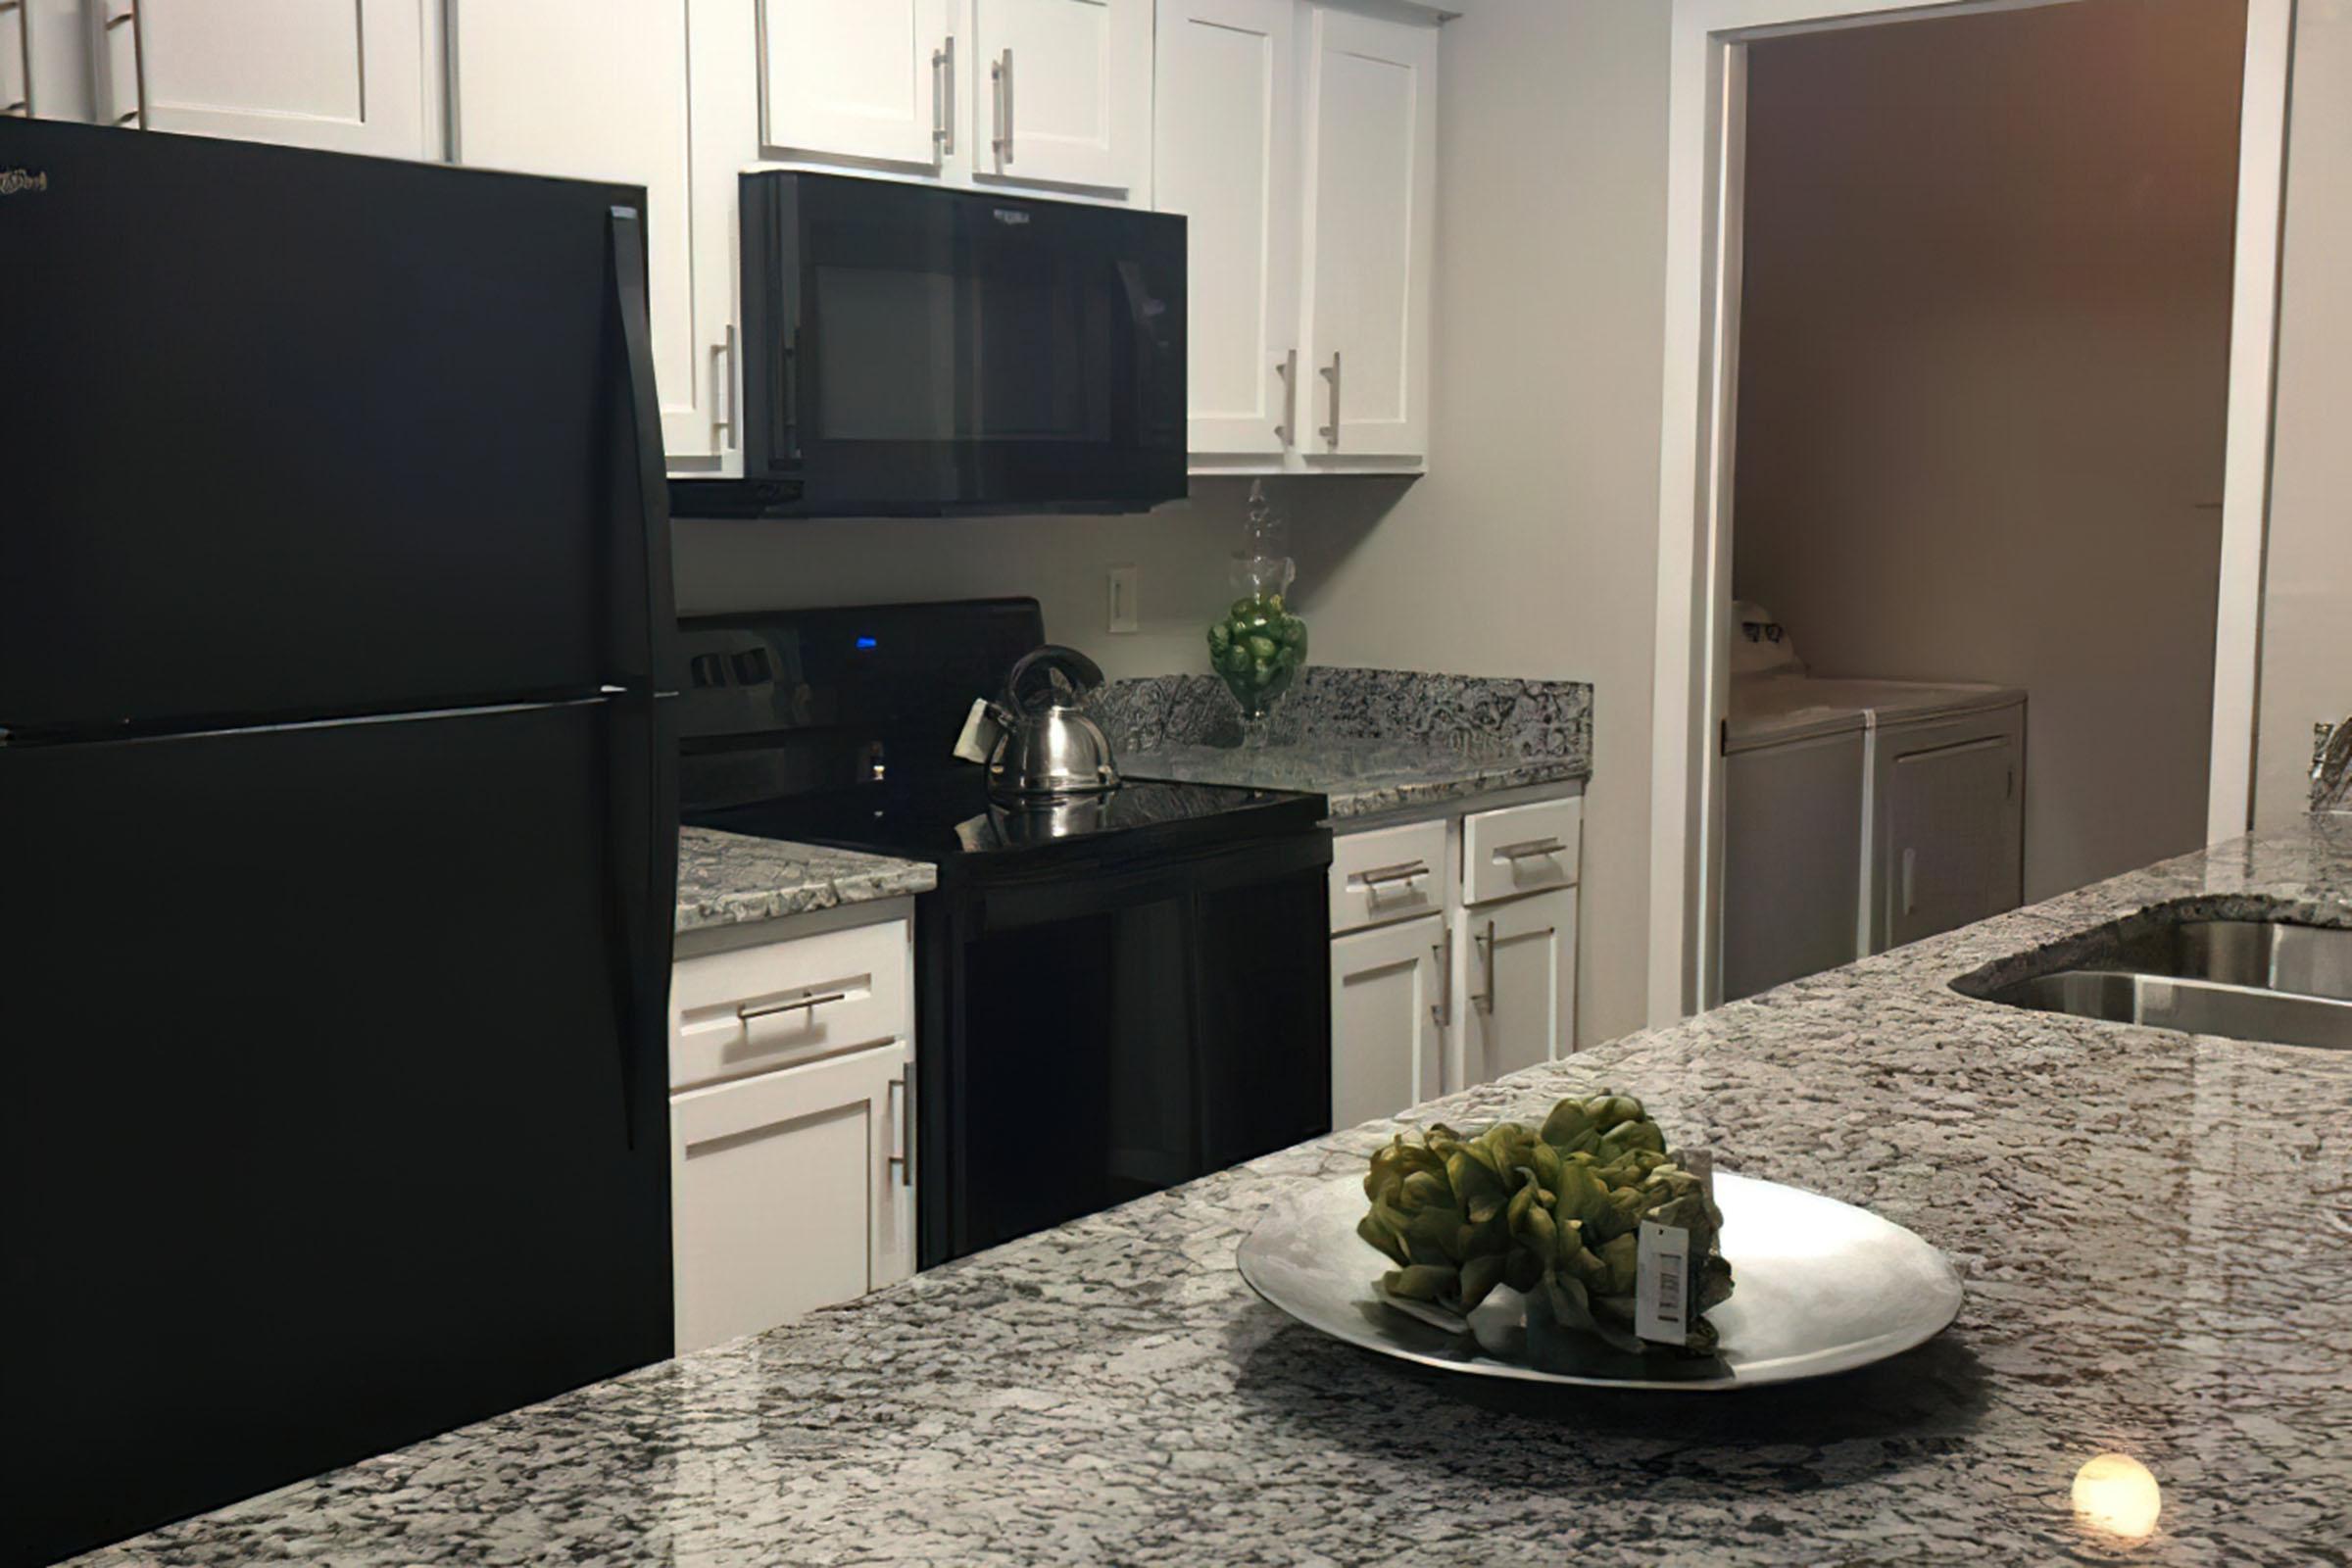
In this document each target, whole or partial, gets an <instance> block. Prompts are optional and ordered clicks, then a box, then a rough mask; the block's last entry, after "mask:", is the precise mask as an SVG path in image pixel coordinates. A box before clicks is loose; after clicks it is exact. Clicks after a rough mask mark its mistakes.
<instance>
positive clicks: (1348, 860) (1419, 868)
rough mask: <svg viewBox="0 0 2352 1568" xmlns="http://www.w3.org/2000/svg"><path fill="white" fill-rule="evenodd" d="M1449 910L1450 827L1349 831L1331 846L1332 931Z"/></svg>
mask: <svg viewBox="0 0 2352 1568" xmlns="http://www.w3.org/2000/svg"><path fill="white" fill-rule="evenodd" d="M1444 907H1446V824H1445V823H1444V822H1411V823H1407V824H1406V825H1405V826H1403V827H1384V828H1379V829H1376V830H1374V831H1373V832H1370V833H1348V834H1344V835H1342V836H1340V837H1339V838H1337V839H1335V840H1334V841H1333V842H1332V846H1331V929H1332V933H1333V934H1334V935H1335V936H1336V935H1337V934H1339V933H1340V932H1342V931H1356V930H1361V929H1362V928H1363V927H1365V926H1368V925H1387V924H1388V923H1389V922H1390V921H1392V920H1409V919H1411V918H1412V917H1413V916H1415V915H1417V914H1433V913H1435V912H1436V911H1438V910H1440V909H1442V908H1444Z"/></svg>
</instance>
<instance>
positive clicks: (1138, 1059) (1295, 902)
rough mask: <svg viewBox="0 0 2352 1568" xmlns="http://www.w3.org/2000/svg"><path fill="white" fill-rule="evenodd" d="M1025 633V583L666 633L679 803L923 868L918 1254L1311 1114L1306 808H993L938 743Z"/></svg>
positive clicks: (1319, 1044)
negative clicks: (989, 592) (965, 596)
mask: <svg viewBox="0 0 2352 1568" xmlns="http://www.w3.org/2000/svg"><path fill="white" fill-rule="evenodd" d="M1044 640H1045V634H1044V626H1043V620H1042V617H1041V615H1040V614H1039V612H1038V607H1037V604H1036V602H1035V601H1034V600H984V601H968V602H958V603H952V604H938V605H901V606H864V607H856V608H849V609H829V610H813V611H792V612H775V613H762V614H755V615H732V616H717V617H701V618H697V619H691V620H688V621H686V622H685V623H684V624H683V625H682V627H681V642H682V644H683V649H684V652H685V655H686V662H687V667H688V671H689V678H688V689H687V691H686V693H685V696H684V700H683V701H682V703H681V705H680V706H681V707H682V708H683V710H684V718H683V721H682V724H681V730H682V732H683V740H682V755H681V759H680V795H681V799H682V802H683V805H684V815H685V820H686V821H688V822H689V823H692V824H695V825H697V826H703V827H711V828H718V829H722V830H724V831H727V832H733V833H743V834H748V835H751V836H754V837H760V838H773V839H781V840H789V841H795V842H801V843H810V844H822V845H829V846H835V847H839V848H844V849H853V850H863V851H867V852H869V853H873V854H881V855H891V856H897V857H900V858H909V859H918V860H924V861H928V862H929V863H931V864H932V865H934V866H936V867H937V868H938V872H939V886H938V888H937V889H935V890H934V891H933V892H931V893H927V894H925V895H923V896H922V897H921V898H920V899H918V900H917V901H916V909H915V970H916V1003H915V1105H914V1112H915V1126H916V1139H915V1162H914V1172H915V1181H916V1186H917V1195H916V1212H917V1214H918V1216H919V1219H920V1223H919V1234H918V1242H917V1251H918V1255H919V1256H920V1258H921V1261H922V1263H923V1265H924V1266H925V1267H929V1266H931V1265H932V1264H935V1263H939V1262H944V1261H946V1260H947V1259H949V1258H952V1257H958V1256H962V1255H964V1254H965V1253H968V1252H972V1251H977V1250H980V1249H982V1248H985V1247H989V1246H993V1245H995V1244H997V1243H999V1242H1004V1241H1009V1240H1011V1239H1012V1238H1014V1237H1016V1236H1021V1235H1025V1234H1027V1233H1028V1232H1031V1231H1035V1230H1039V1229H1043V1228H1044V1227H1046V1226H1049V1225H1054V1224H1057V1223H1059V1222H1061V1221H1063V1220H1067V1219H1071V1218H1075V1217H1077V1216H1078V1215H1081V1214H1086V1213H1091V1212H1093V1211H1095V1210H1098V1209H1102V1208H1106V1207H1109V1206H1110V1205H1112V1204H1114V1203H1117V1202H1121V1201H1126V1200H1127V1199H1130V1198H1134V1197H1139V1196H1141V1195H1143V1194H1145V1193H1148V1192H1152V1191H1155V1190H1157V1189H1160V1188H1164V1187H1168V1186H1173V1185H1175V1184H1176V1183H1179V1182H1183V1181H1187V1180H1190V1179H1192V1178H1193V1177H1195V1176H1200V1175H1203V1174H1205V1173H1207V1172H1209V1171H1212V1170H1216V1169H1220V1168H1222V1167H1224V1166H1226V1165H1230V1164H1234V1163H1236V1162H1238V1161H1240V1160H1244V1159H1249V1158H1251V1157H1254V1156H1255V1155H1258V1154H1261V1153H1266V1152H1271V1151H1273V1150H1276V1149H1281V1148H1285V1147H1288V1146H1289V1145H1291V1144H1294V1143H1298V1142H1300V1141H1301V1140H1304V1139H1307V1138H1311V1137H1314V1136H1316V1135H1318V1134H1320V1133H1323V1132H1327V1131H1329V1129H1330V1105H1331V1027H1330V938H1329V935H1328V932H1329V913H1328V904H1327V892H1326V878H1327V876H1328V871H1329V867H1330V864H1331V835H1330V831H1329V829H1328V828H1326V827H1325V826H1324V825H1323V818H1324V815H1325V803H1324V802H1323V800H1322V799H1321V798H1320V797H1317V796H1312V795H1298V794H1285V793H1279V792H1271V791H1264V790H1248V789H1229V788H1224V787H1220V786H1215V785H1205V784H1173V783H1153V782H1140V781H1139V782H1135V783H1130V784H1127V785H1124V786H1122V787H1121V788H1119V789H1117V790H1114V791H1111V792H1109V793H1107V794H1104V795H1100V796H1087V797H1078V798H1075V799H1071V800H1067V801H1060V802H1054V803H1052V804H1049V805H1042V806H1038V805H1018V806H1015V805H1006V804H1003V803H999V802H996V801H993V800H992V799H991V798H990V797H989V794H988V790H987V783H986V778H985V775H984V773H983V771H982V769H980V768H979V767H978V766H976V765H974V764H971V763H969V762H960V761H956V760H954V759H953V757H952V755H951V754H952V751H953V748H954V745H955V742H956V735H957V733H958V731H959V730H960V729H961V727H962V723H963V719H964V716H965V714H966V712H967V711H969V709H970V706H971V704H972V702H973V700H974V699H975V698H978V697H982V696H990V695H994V694H995V693H996V691H997V689H998V688H999V687H1000V686H1001V685H1002V684H1003V681H1004V678H1005V671H1006V670H1007V669H1009V668H1010V666H1011V664H1012V662H1013V661H1014V660H1016V659H1018V658H1019V657H1020V656H1021V655H1022V654H1024V653H1027V652H1028V651H1029V650H1030V649H1031V648H1034V647H1036V646H1037V645H1038V644H1040V643H1042V642H1043V641H1044Z"/></svg>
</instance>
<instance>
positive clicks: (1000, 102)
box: [988, 49, 1012, 168]
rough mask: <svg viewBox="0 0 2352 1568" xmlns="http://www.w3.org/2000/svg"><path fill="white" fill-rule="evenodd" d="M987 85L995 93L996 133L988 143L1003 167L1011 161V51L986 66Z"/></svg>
mask: <svg viewBox="0 0 2352 1568" xmlns="http://www.w3.org/2000/svg"><path fill="white" fill-rule="evenodd" d="M988 80H989V86H990V88H991V90H992V91H993V93H994V94H995V106H994V107H995V110H996V116H995V118H996V134H995V136H994V137H992V138H991V139H990V143H989V145H990V146H992V147H994V148H995V149H996V154H997V165H998V167H999V168H1003V167H1004V166H1005V165H1006V164H1009V163H1011V162H1012V51H1011V50H1010V49H1007V50H1005V52H1004V53H1003V54H1002V55H1000V56H999V57H998V58H997V61H996V63H995V64H994V65H992V66H990V67H989V68H988Z"/></svg>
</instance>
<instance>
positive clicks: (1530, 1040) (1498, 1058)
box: [1460, 889, 1576, 1087]
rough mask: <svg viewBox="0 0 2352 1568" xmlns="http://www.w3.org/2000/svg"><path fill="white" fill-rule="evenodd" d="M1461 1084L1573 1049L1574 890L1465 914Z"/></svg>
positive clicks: (1538, 895)
mask: <svg viewBox="0 0 2352 1568" xmlns="http://www.w3.org/2000/svg"><path fill="white" fill-rule="evenodd" d="M1460 919H1461V922H1462V923H1461V931H1462V941H1461V944H1460V946H1461V949H1462V952H1463V955H1464V956H1465V958H1466V959H1467V967H1468V978H1467V980H1466V982H1465V984H1464V987H1463V1006H1462V1046H1463V1058H1464V1061H1463V1066H1464V1077H1463V1082H1462V1085H1461V1087H1467V1086H1468V1085H1470V1084H1483V1083H1485V1082H1487V1081H1488V1080H1489V1079H1493V1078H1499V1077H1501V1076H1502V1075H1503V1074H1504V1073H1506V1072H1516V1071H1518V1070H1519V1069H1520V1068H1522V1067H1532V1066H1534V1065H1535V1064H1536V1063H1538V1062H1540V1061H1553V1060H1557V1059H1558V1058H1559V1057H1560V1056H1561V1055H1563V1054H1566V1053H1567V1052H1569V1051H1571V1050H1573V1049H1575V1047H1574V1040H1573V1036H1574V1033H1575V1029H1576V892H1575V890H1574V889H1563V890H1562V891H1560V892H1557V893H1540V894H1537V895H1536V896H1535V897H1533V898H1527V899H1517V900H1514V901H1512V902H1511V903H1508V904H1495V905H1488V906H1486V907H1482V908H1475V909H1465V910H1463V911H1462V914H1461V916H1460Z"/></svg>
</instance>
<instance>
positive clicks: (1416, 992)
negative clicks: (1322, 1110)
mask: <svg viewBox="0 0 2352 1568" xmlns="http://www.w3.org/2000/svg"><path fill="white" fill-rule="evenodd" d="M1445 957H1446V917H1445V916H1444V915H1438V914H1432V915H1425V916H1423V917H1422V918H1421V919H1418V920H1411V921H1407V922H1406V923H1405V924H1403V925H1390V926H1378V927H1375V928H1374V929H1372V930H1369V931H1356V932H1352V933H1350V934H1348V935H1347V936H1343V937H1334V938H1333V939H1332V943H1331V1124H1332V1125H1333V1126H1334V1127H1352V1126H1354V1125H1355V1124H1356V1123H1358V1122H1364V1121H1370V1120H1372V1119H1373V1118H1375V1117H1378V1116H1387V1115H1391V1114H1393V1113H1395V1112H1396V1111H1397V1110H1398V1109H1399V1108H1401V1107H1403V1106H1405V1105H1410V1104H1415V1103H1419V1102H1421V1101H1424V1100H1431V1099H1434V1098H1436V1097H1437V1096H1438V1095H1439V1094H1440V1093H1442V1092H1443V1090H1444V1087H1445V1061H1444V1052H1445V1043H1446V1031H1445V1029H1444V1027H1443V1025H1442V1023H1441V1021H1440V1020H1441V1018H1442V1016H1443V1009H1444V997H1443V992H1444V989H1445V986H1446V968H1445Z"/></svg>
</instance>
